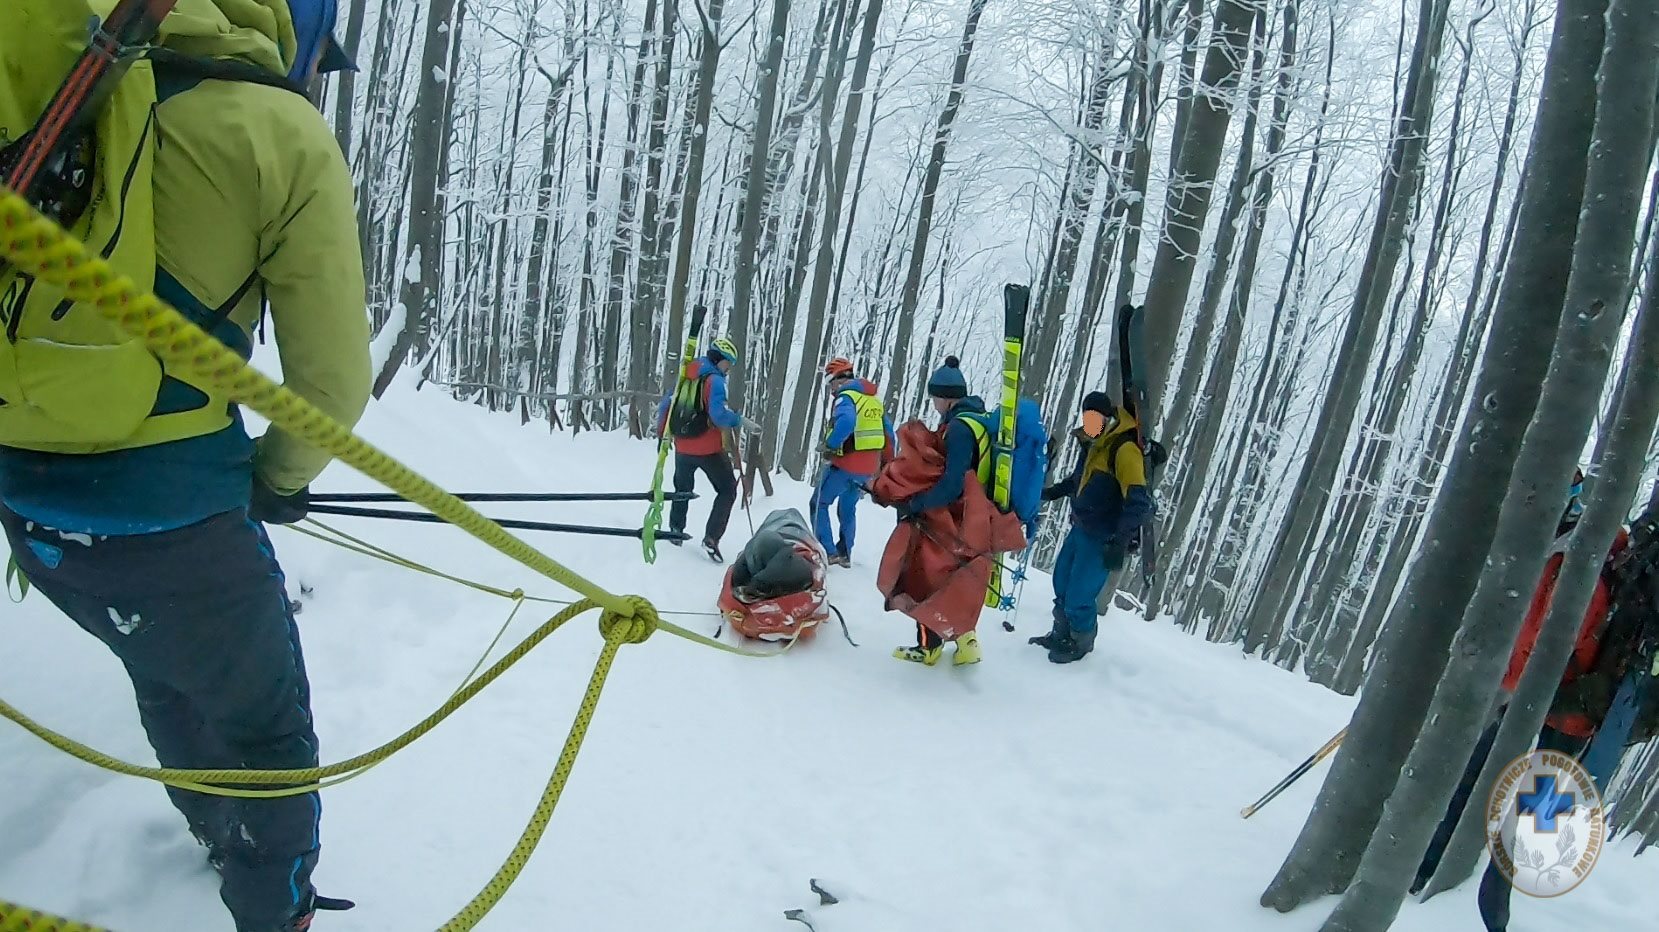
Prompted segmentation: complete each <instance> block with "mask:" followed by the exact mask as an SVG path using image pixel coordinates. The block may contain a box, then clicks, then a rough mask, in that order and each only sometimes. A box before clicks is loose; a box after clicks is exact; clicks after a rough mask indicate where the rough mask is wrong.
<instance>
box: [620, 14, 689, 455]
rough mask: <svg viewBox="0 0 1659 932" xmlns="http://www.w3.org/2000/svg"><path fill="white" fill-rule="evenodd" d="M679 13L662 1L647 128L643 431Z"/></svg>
mask: <svg viewBox="0 0 1659 932" xmlns="http://www.w3.org/2000/svg"><path fill="white" fill-rule="evenodd" d="M678 16H679V7H678V3H677V0H662V31H661V33H659V36H660V38H659V39H658V42H657V46H658V48H657V51H656V58H657V62H656V74H655V76H654V77H653V79H652V82H653V83H652V89H651V116H650V125H649V127H648V128H647V130H646V143H645V197H644V203H643V204H642V205H641V207H640V216H639V227H640V247H639V256H640V258H639V271H638V273H637V275H636V278H635V283H634V305H633V314H632V315H631V317H632V319H633V340H632V345H633V352H634V360H635V362H634V366H633V368H632V369H630V370H629V379H628V388H629V389H630V390H631V391H633V392H634V396H633V399H634V400H633V404H632V407H631V409H630V411H631V414H630V420H631V421H632V423H633V425H634V426H635V428H636V429H637V430H639V431H641V432H643V431H644V430H645V419H646V417H647V411H648V408H649V406H648V405H647V404H646V403H645V402H644V401H643V400H642V399H643V397H644V393H645V392H648V391H649V390H650V389H651V387H652V386H651V382H652V377H653V376H654V375H655V374H656V373H657V371H658V369H657V368H656V367H655V366H653V365H652V364H651V362H650V359H651V356H652V354H653V352H654V350H655V349H656V347H655V343H656V341H655V339H654V336H655V333H656V330H655V327H656V321H657V316H658V315H659V314H660V313H661V311H662V288H661V285H660V283H661V279H660V278H659V277H658V276H657V274H656V272H655V267H656V263H657V261H658V257H659V256H660V255H661V254H662V252H663V250H664V248H665V247H666V243H664V242H663V238H662V234H663V231H664V227H663V224H662V220H661V217H660V212H661V204H662V191H663V188H664V186H665V185H666V184H667V182H668V179H667V178H666V177H665V176H664V174H663V164H664V162H665V160H666V149H667V148H668V103H669V100H668V97H669V90H670V85H671V82H672V81H673V78H674V37H675V35H676V34H677V32H678V31H677V30H676V29H675V25H676V23H675V21H676V20H677V19H678ZM674 340H675V337H674V336H670V337H669V340H668V346H669V354H670V360H671V365H672V363H673V361H674V360H675V359H676V357H675V356H674V355H673V354H675V353H676V352H677V347H675V346H674Z"/></svg>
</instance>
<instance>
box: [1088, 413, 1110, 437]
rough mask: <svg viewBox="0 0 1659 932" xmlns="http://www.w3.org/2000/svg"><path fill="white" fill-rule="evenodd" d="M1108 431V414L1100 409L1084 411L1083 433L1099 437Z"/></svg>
mask: <svg viewBox="0 0 1659 932" xmlns="http://www.w3.org/2000/svg"><path fill="white" fill-rule="evenodd" d="M1105 431H1106V415H1104V414H1101V413H1100V412H1099V411H1084V412H1083V433H1085V434H1088V435H1089V436H1090V437H1098V436H1100V435H1101V434H1102V433H1105Z"/></svg>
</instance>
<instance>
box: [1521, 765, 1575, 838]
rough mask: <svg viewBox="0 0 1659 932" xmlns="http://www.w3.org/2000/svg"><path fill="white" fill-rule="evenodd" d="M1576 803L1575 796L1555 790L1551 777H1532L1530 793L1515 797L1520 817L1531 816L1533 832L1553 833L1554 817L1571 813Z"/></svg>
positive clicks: (1553, 779) (1553, 778)
mask: <svg viewBox="0 0 1659 932" xmlns="http://www.w3.org/2000/svg"><path fill="white" fill-rule="evenodd" d="M1577 802H1578V798H1577V796H1576V795H1574V794H1572V793H1561V792H1558V791H1557V790H1556V788H1555V777H1553V776H1548V777H1544V776H1534V777H1533V778H1532V792H1530V793H1521V794H1519V795H1518V796H1516V803H1517V805H1518V806H1519V808H1520V812H1521V815H1524V816H1527V815H1529V816H1532V829H1533V831H1535V832H1553V831H1555V820H1556V817H1557V816H1564V815H1566V814H1568V813H1570V812H1572V811H1573V806H1575V805H1576V804H1577Z"/></svg>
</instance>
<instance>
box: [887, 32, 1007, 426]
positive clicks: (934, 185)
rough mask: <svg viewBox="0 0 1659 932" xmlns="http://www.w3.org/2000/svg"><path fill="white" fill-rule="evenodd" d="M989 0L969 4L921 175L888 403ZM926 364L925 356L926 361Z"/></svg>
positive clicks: (897, 382)
mask: <svg viewBox="0 0 1659 932" xmlns="http://www.w3.org/2000/svg"><path fill="white" fill-rule="evenodd" d="M985 4H986V0H973V2H972V3H971V4H970V5H969V7H968V22H967V24H966V25H965V26H964V27H963V28H962V42H961V44H959V45H958V46H957V47H956V65H955V67H954V68H952V69H951V77H950V92H949V93H948V94H947V95H946V96H945V109H943V110H941V111H940V112H939V124H938V126H937V127H935V128H934V132H933V152H932V153H931V154H930V155H929V156H928V160H927V174H926V175H925V176H924V177H923V179H922V200H921V205H920V214H919V215H918V216H917V218H916V237H915V239H914V240H913V241H912V242H911V244H910V267H909V270H908V271H906V272H905V275H904V289H903V291H902V292H901V293H900V297H899V330H898V335H897V336H896V337H895V338H894V340H893V367H892V370H891V371H890V372H889V373H888V376H887V379H888V381H887V404H888V406H889V407H891V406H892V405H894V404H896V403H897V402H898V399H899V397H900V396H899V392H900V391H902V390H903V386H904V378H905V367H906V366H907V365H908V364H909V360H910V340H911V334H912V332H913V329H914V327H915V317H916V304H917V302H918V301H919V300H920V299H921V293H922V272H923V270H924V269H925V268H926V267H927V243H928V236H929V234H930V233H932V231H933V202H934V198H935V197H936V196H937V195H938V193H939V178H940V176H941V175H943V174H944V171H945V149H946V147H947V146H948V145H949V144H950V132H951V126H952V125H953V124H955V123H956V115H957V113H959V112H960V111H961V109H962V98H963V86H964V85H965V84H966V83H967V80H968V61H969V59H970V58H971V57H972V56H973V51H974V39H975V37H976V36H977V35H978V33H979V17H980V16H981V15H982V14H983V13H984V12H985ZM923 365H924V366H925V365H926V360H924V361H923Z"/></svg>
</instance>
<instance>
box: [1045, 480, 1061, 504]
mask: <svg viewBox="0 0 1659 932" xmlns="http://www.w3.org/2000/svg"><path fill="white" fill-rule="evenodd" d="M1065 497H1066V488H1065V485H1064V484H1063V483H1059V482H1056V483H1054V484H1053V485H1051V486H1049V487H1047V488H1045V489H1043V499H1042V500H1043V501H1045V502H1052V501H1054V500H1055V499H1057V498H1065Z"/></svg>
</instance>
